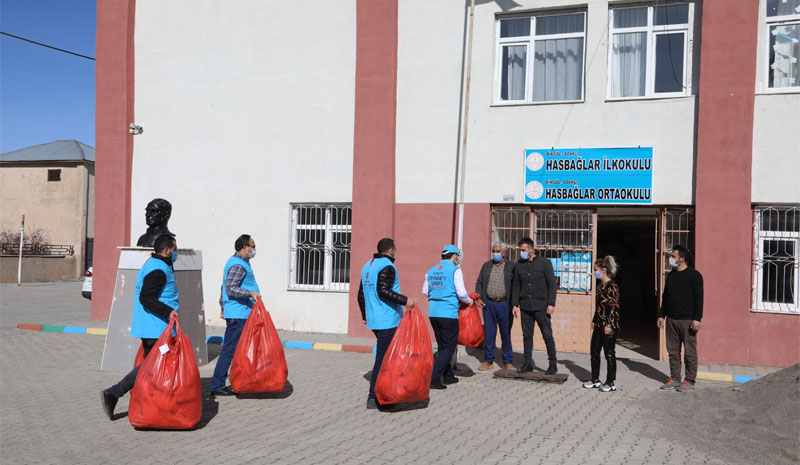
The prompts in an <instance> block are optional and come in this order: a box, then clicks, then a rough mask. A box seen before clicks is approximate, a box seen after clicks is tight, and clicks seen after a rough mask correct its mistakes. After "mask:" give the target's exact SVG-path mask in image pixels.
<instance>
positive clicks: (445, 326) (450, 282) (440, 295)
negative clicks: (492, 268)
mask: <svg viewBox="0 0 800 465" xmlns="http://www.w3.org/2000/svg"><path fill="white" fill-rule="evenodd" d="M460 257H461V251H459V250H458V247H456V246H454V245H446V246H445V247H444V249H442V261H440V262H439V263H438V264H436V265H434V266H433V268H431V269H430V270H428V272H427V273H426V274H425V283H424V284H423V285H422V293H423V294H425V295H426V296H428V317H429V318H430V320H431V326H432V327H433V334H434V335H435V336H436V346H437V350H438V353H437V355H436V361H435V362H434V364H433V374H432V375H431V389H447V386H446V384H454V383H457V382H458V378H456V375H455V373H454V372H453V367H452V366H451V365H450V358H451V357H452V356H453V354H454V353H455V351H456V345H457V344H458V306H459V305H458V302H459V301H461V302H464V303H465V304H467V305H472V299H471V298H470V297H469V294H468V293H467V288H466V287H464V274H463V273H462V272H461V268H459V267H458V266H456V261H458V259H459V258H460ZM442 377H444V383H442Z"/></svg>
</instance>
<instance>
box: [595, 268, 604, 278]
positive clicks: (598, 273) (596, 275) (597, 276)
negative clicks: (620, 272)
mask: <svg viewBox="0 0 800 465" xmlns="http://www.w3.org/2000/svg"><path fill="white" fill-rule="evenodd" d="M594 277H595V278H597V279H603V272H602V271H598V270H594Z"/></svg>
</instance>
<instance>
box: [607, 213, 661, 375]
mask: <svg viewBox="0 0 800 465" xmlns="http://www.w3.org/2000/svg"><path fill="white" fill-rule="evenodd" d="M597 223H598V225H597V256H598V258H602V257H605V256H606V255H613V256H614V258H615V259H616V260H617V264H618V265H619V270H618V271H617V275H616V277H615V278H614V280H615V281H616V282H617V284H618V285H619V293H620V320H621V329H620V333H619V338H618V340H617V344H618V345H619V346H622V347H624V348H626V349H629V350H631V351H633V352H636V353H637V354H639V355H641V356H643V357H648V358H653V359H656V360H658V328H657V327H656V309H657V305H658V297H657V295H656V278H657V274H656V268H657V263H656V255H655V254H656V230H655V228H656V219H655V217H641V218H639V217H602V216H598V218H597Z"/></svg>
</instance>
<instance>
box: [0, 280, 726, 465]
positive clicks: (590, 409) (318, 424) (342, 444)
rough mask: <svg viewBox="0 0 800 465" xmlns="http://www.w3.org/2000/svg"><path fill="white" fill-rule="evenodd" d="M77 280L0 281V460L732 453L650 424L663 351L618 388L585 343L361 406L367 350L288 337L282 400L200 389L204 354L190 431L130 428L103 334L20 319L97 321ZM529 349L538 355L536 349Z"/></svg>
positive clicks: (623, 374)
mask: <svg viewBox="0 0 800 465" xmlns="http://www.w3.org/2000/svg"><path fill="white" fill-rule="evenodd" d="M79 290H80V285H79V283H59V284H50V285H27V286H23V287H22V288H16V286H13V287H12V286H4V287H0V462H1V463H9V464H11V463H81V464H84V463H86V464H94V463H109V462H114V463H155V464H159V463H164V464H176V463H187V464H188V463H192V464H194V463H200V462H212V463H230V464H239V463H259V464H263V463H287V464H289V463H322V464H359V463H365V464H367V463H368V464H382V463H387V464H388V463H393V464H397V463H415V464H423V463H460V464H558V463H561V464H601V463H625V464H666V463H684V464H723V463H730V462H727V461H723V460H722V459H721V458H719V457H716V456H713V455H712V454H711V453H709V452H707V451H704V450H701V449H700V448H699V447H697V446H695V445H693V444H679V443H675V442H670V441H668V440H667V439H664V438H663V437H662V435H661V434H660V431H661V430H662V428H663V425H661V424H660V423H659V421H658V418H653V415H652V413H651V412H649V411H648V410H647V409H646V408H645V405H646V403H647V402H648V399H652V398H653V396H674V399H675V402H676V405H677V406H678V407H677V408H680V407H679V406H680V402H681V396H684V394H678V393H675V392H661V391H658V385H659V384H660V381H661V380H662V379H663V377H664V373H666V370H667V365H666V363H663V362H654V361H648V360H632V359H622V360H620V362H619V375H618V381H617V385H618V387H619V390H618V391H617V392H614V393H608V394H604V393H601V392H598V391H596V390H592V391H587V390H585V389H583V388H582V387H581V385H580V383H579V382H578V380H579V379H584V378H585V377H587V376H588V367H589V363H588V362H589V360H588V356H586V355H582V354H561V355H560V361H561V363H560V365H559V370H560V371H562V372H565V373H570V378H569V380H568V381H567V382H566V383H565V384H563V385H551V384H532V383H527V382H523V381H513V380H501V379H494V378H493V377H492V376H491V375H490V374H487V373H473V374H472V375H471V376H464V377H462V378H461V382H460V383H458V384H456V385H452V386H450V387H449V388H448V389H447V390H444V391H432V393H431V400H430V404H429V406H428V407H427V408H425V409H418V410H408V411H400V412H394V413H386V412H379V411H375V410H366V409H365V408H364V404H365V401H366V393H367V388H368V380H367V379H366V378H365V374H366V373H367V371H369V370H370V369H371V367H372V362H373V356H372V355H371V354H359V353H347V352H328V351H315V350H299V349H286V358H287V363H288V366H289V381H290V383H291V384H292V387H293V391H292V393H291V395H289V396H288V397H286V398H282V399H237V398H234V397H223V398H219V399H214V398H210V397H209V396H208V384H209V380H210V377H211V374H212V372H213V369H214V365H215V361H212V362H211V363H209V364H208V365H205V366H202V367H200V374H201V377H202V378H203V382H204V397H205V399H204V413H203V420H202V421H201V424H200V425H199V426H198V427H197V428H196V429H195V430H193V431H136V430H134V429H133V428H132V427H131V426H130V424H129V423H128V421H127V418H126V411H127V403H128V398H129V396H125V397H124V398H122V399H121V400H120V403H119V404H118V406H117V409H116V412H117V415H116V417H115V418H116V419H115V421H109V420H108V419H107V418H106V417H105V415H104V414H103V411H102V408H101V405H100V396H99V392H100V390H101V389H103V388H105V387H108V386H110V385H111V384H113V383H115V382H117V381H118V380H119V379H120V378H121V377H122V375H123V374H122V373H113V372H101V371H100V369H99V366H100V357H101V354H102V348H103V343H104V338H103V337H102V336H93V335H78V334H69V333H48V332H35V331H22V330H18V329H16V324H17V323H37V324H69V325H77V326H101V325H102V323H99V322H91V321H90V320H89V311H88V309H89V305H88V304H89V302H88V301H86V300H84V299H82V298H81V297H80V292H79ZM73 294H74V296H73ZM219 333H221V331H219ZM282 333H283V334H282V337H287V336H286V334H287V333H285V332H282ZM209 334H215V332H214V331H213V330H210V331H209ZM290 336H291V339H294V340H304V339H303V335H302V334H290ZM316 336H317V340H321V339H320V338H321V337H322V336H323V335H316ZM329 339H330V341H329V342H335V343H356V344H358V343H362V342H363V341H361V340H351V339H349V338H346V337H344V336H334V335H330V336H329ZM367 341H368V340H367ZM216 352H217V351H215V350H213V348H210V353H211V354H213V355H215V354H216ZM479 358H480V354H477V353H474V351H473V352H471V353H469V354H465V355H464V356H462V358H461V359H460V362H461V363H462V365H463V368H465V369H466V370H467V372H470V371H473V370H475V368H476V367H477V366H478V364H479V363H480V360H479ZM535 361H536V363H537V366H539V367H542V366H545V365H546V355H545V354H544V353H536V354H535ZM603 370H604V368H603ZM724 385H725V384H724V383H717V382H701V383H698V389H714V388H718V387H719V386H724ZM688 395H691V394H688Z"/></svg>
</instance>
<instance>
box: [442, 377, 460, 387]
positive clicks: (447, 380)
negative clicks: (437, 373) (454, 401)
mask: <svg viewBox="0 0 800 465" xmlns="http://www.w3.org/2000/svg"><path fill="white" fill-rule="evenodd" d="M457 382H458V378H456V377H455V376H453V377H452V378H445V379H444V384H447V385H450V384H456V383H457Z"/></svg>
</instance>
